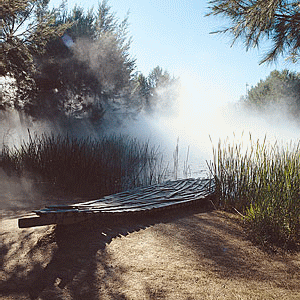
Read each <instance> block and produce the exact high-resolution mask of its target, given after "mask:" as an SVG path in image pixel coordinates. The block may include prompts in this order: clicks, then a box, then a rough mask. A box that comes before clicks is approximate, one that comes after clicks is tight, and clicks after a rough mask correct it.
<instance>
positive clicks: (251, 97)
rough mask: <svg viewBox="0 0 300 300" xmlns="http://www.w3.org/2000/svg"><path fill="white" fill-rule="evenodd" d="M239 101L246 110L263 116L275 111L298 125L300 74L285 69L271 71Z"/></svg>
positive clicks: (299, 118) (299, 119)
mask: <svg viewBox="0 0 300 300" xmlns="http://www.w3.org/2000/svg"><path fill="white" fill-rule="evenodd" d="M241 101H242V103H243V104H244V106H245V107H246V108H248V109H251V110H254V111H257V112H261V113H265V114H272V112H273V111H276V112H277V113H279V114H285V115H286V116H287V117H288V118H290V119H291V120H292V121H296V122H297V123H299V124H300V73H299V72H292V71H289V70H286V69H285V70H282V71H277V70H275V71H272V72H271V73H270V75H269V76H267V78H266V79H265V80H260V82H259V83H258V84H257V85H256V86H254V87H251V88H250V89H249V91H247V94H246V95H245V96H243V97H242V98H241Z"/></svg>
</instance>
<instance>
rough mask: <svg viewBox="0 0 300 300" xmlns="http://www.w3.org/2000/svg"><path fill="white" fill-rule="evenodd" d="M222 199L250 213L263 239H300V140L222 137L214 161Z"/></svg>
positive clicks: (291, 242) (283, 242)
mask: <svg viewBox="0 0 300 300" xmlns="http://www.w3.org/2000/svg"><path fill="white" fill-rule="evenodd" d="M209 168H210V171H211V173H212V175H213V177H214V178H215V181H216V186H217V194H218V202H217V203H216V205H218V206H219V207H221V208H224V209H232V208H234V209H236V210H238V211H240V212H241V213H242V214H244V215H245V220H246V222H247V224H248V225H249V227H250V230H251V232H252V237H253V238H254V239H255V240H256V241H257V242H259V243H260V244H266V243H267V244H270V243H271V244H277V245H279V246H281V247H283V248H291V247H294V246H296V245H297V244H298V243H299V241H300V143H299V142H298V143H289V144H287V145H279V144H278V143H277V142H276V143H275V144H270V143H268V142H267V140H266V137H265V139H264V140H263V141H259V140H257V141H253V140H252V138H251V135H250V145H249V146H247V147H243V144H242V143H237V142H234V141H233V142H230V141H229V140H228V139H227V140H225V141H224V142H221V141H219V143H218V146H217V148H214V149H213V161H212V162H210V164H209Z"/></svg>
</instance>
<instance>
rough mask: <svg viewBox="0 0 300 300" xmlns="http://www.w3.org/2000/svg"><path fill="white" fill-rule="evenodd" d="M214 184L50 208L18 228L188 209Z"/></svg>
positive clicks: (177, 184)
mask: <svg viewBox="0 0 300 300" xmlns="http://www.w3.org/2000/svg"><path fill="white" fill-rule="evenodd" d="M214 188H215V184H214V182H213V181H212V180H210V179H185V180H178V181H168V182H165V183H162V184H155V185H152V186H148V187H141V188H135V189H132V190H129V191H124V192H121V193H117V194H114V195H109V196H105V197H103V198H101V199H97V200H91V201H87V202H83V203H77V204H72V205H49V206H47V207H46V208H44V209H41V210H37V211H35V213H36V214H37V215H38V217H31V218H23V219H19V227H20V228H26V227H33V226H41V225H49V224H65V225H67V224H72V223H76V222H81V221H84V220H87V219H89V218H90V217H91V216H93V215H97V216H117V215H120V214H123V215H124V214H132V213H133V214H137V213H145V212H149V211H157V210H160V209H161V210H165V209H169V208H172V207H181V206H186V205H189V204H191V203H194V202H196V201H201V200H203V199H205V198H206V197H208V196H210V195H212V193H213V192H214Z"/></svg>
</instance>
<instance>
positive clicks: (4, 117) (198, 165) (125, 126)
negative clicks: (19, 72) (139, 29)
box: [0, 76, 299, 177]
mask: <svg viewBox="0 0 300 300" xmlns="http://www.w3.org/2000/svg"><path fill="white" fill-rule="evenodd" d="M180 79H181V86H180V90H179V97H178V99H177V100H176V101H174V103H172V109H170V110H163V111H158V112H155V113H153V114H147V113H141V114H139V115H138V116H137V117H136V118H134V119H125V120H124V122H123V123H122V124H121V126H120V125H117V124H112V123H113V122H110V119H111V120H113V119H115V116H114V114H113V113H111V114H110V115H109V116H108V117H107V119H106V122H105V123H104V124H105V125H103V126H102V127H100V128H98V129H96V128H94V127H93V125H92V124H90V123H88V122H81V123H79V124H80V125H77V128H74V127H73V128H70V130H69V131H68V130H66V129H65V128H64V129H62V128H60V127H59V125H58V124H55V123H50V122H46V121H43V122H36V121H35V122H34V121H32V120H29V119H28V118H26V117H25V116H24V115H23V114H22V113H18V112H1V127H0V137H1V139H2V141H1V146H0V147H2V144H3V143H4V144H6V145H9V146H10V147H11V146H15V147H19V146H20V145H21V143H22V142H23V141H27V140H28V138H29V135H28V129H29V130H30V133H31V134H32V135H33V134H37V135H41V134H42V133H51V132H53V133H55V134H65V133H68V134H69V135H71V136H72V135H73V136H74V135H75V136H78V137H87V136H90V137H92V138H97V136H101V135H109V134H126V135H129V136H130V137H134V138H137V139H138V140H140V141H150V143H151V145H153V146H156V147H158V151H159V152H161V153H163V155H164V160H165V162H166V164H168V166H169V169H170V170H172V168H173V164H174V157H173V155H174V151H175V149H176V146H179V155H178V156H179V157H178V158H179V163H180V168H179V174H178V177H183V173H182V172H183V164H186V163H188V166H189V175H190V176H191V177H199V176H200V177H205V176H207V175H208V172H207V164H206V161H209V160H211V159H212V147H213V146H214V147H216V146H217V144H218V141H219V140H223V141H224V140H225V139H227V138H229V139H230V140H232V139H234V140H235V141H240V142H241V143H243V145H247V144H249V143H250V139H249V135H250V134H251V138H252V140H253V141H255V140H257V139H260V140H263V139H264V138H265V136H266V137H267V141H268V142H270V143H275V141H277V142H282V143H287V142H290V141H296V140H297V139H298V138H299V127H298V126H297V125H296V124H294V123H293V122H292V121H290V118H289V116H288V115H287V114H286V113H285V109H284V108H282V107H281V108H280V109H278V108H271V107H270V109H269V115H268V116H267V117H266V116H262V115H260V114H258V113H256V114H255V113H254V112H251V113H250V112H249V111H246V110H245V109H244V108H243V106H242V105H241V104H240V103H239V102H238V101H237V100H238V99H233V100H235V101H230V100H232V99H229V98H228V95H227V94H226V91H220V90H217V89H214V86H213V84H212V83H210V85H209V86H208V85H207V83H206V82H205V81H204V82H203V81H201V79H197V78H196V77H195V76H192V77H191V76H184V77H181V78H180ZM162 101H163V100H162ZM78 126H79V127H78Z"/></svg>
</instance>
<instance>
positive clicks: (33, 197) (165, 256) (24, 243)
mask: <svg viewBox="0 0 300 300" xmlns="http://www.w3.org/2000/svg"><path fill="white" fill-rule="evenodd" d="M0 178H1V180H0V191H1V193H0V212H1V218H0V299H3V300H4V299H43V300H48V299H49V300H51V299H64V300H65V299H66V300H68V299H83V300H87V299H91V300H93V299H99V300H100V299H101V300H102V299H104V300H105V299H136V300H141V299H176V300H177V299H178V300H181V299H186V300H188V299H189V300H191V299H213V300H215V299H262V300H265V299H276V300H277V299H280V300H283V299H286V300H292V299H300V253H294V254H286V253H277V254H274V253H273V254H270V253H266V252H264V251H262V250H260V249H259V248H258V247H256V246H254V245H253V244H252V243H251V242H250V241H249V240H248V239H247V237H246V234H245V232H244V229H243V227H242V226H241V221H240V220H239V219H238V218H237V216H235V215H232V214H228V213H224V212H220V211H211V210H208V208H195V207H194V208H189V209H185V210H182V209H181V210H180V211H179V210H176V211H173V212H169V214H168V215H162V214H161V215H155V216H150V217H140V218H135V219H123V220H122V219H118V220H114V221H111V222H101V221H99V222H92V223H89V224H82V225H74V226H68V227H55V226H42V227H35V228H28V229H19V228H18V225H17V219H18V217H20V216H21V215H24V214H28V212H30V210H32V209H37V208H41V207H44V205H45V204H46V203H48V204H49V203H50V204H55V203H58V202H60V203H61V202H63V203H70V202H72V201H73V200H74V199H66V198H63V200H60V199H59V197H56V196H53V195H52V196H51V197H50V196H49V197H50V198H49V197H48V196H47V197H45V194H43V196H41V195H42V194H40V193H39V192H37V191H36V189H35V187H34V186H33V184H32V182H31V181H30V180H28V179H27V180H24V179H17V178H15V179H13V178H11V177H10V178H8V177H6V176H5V174H3V173H1V169H0Z"/></svg>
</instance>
